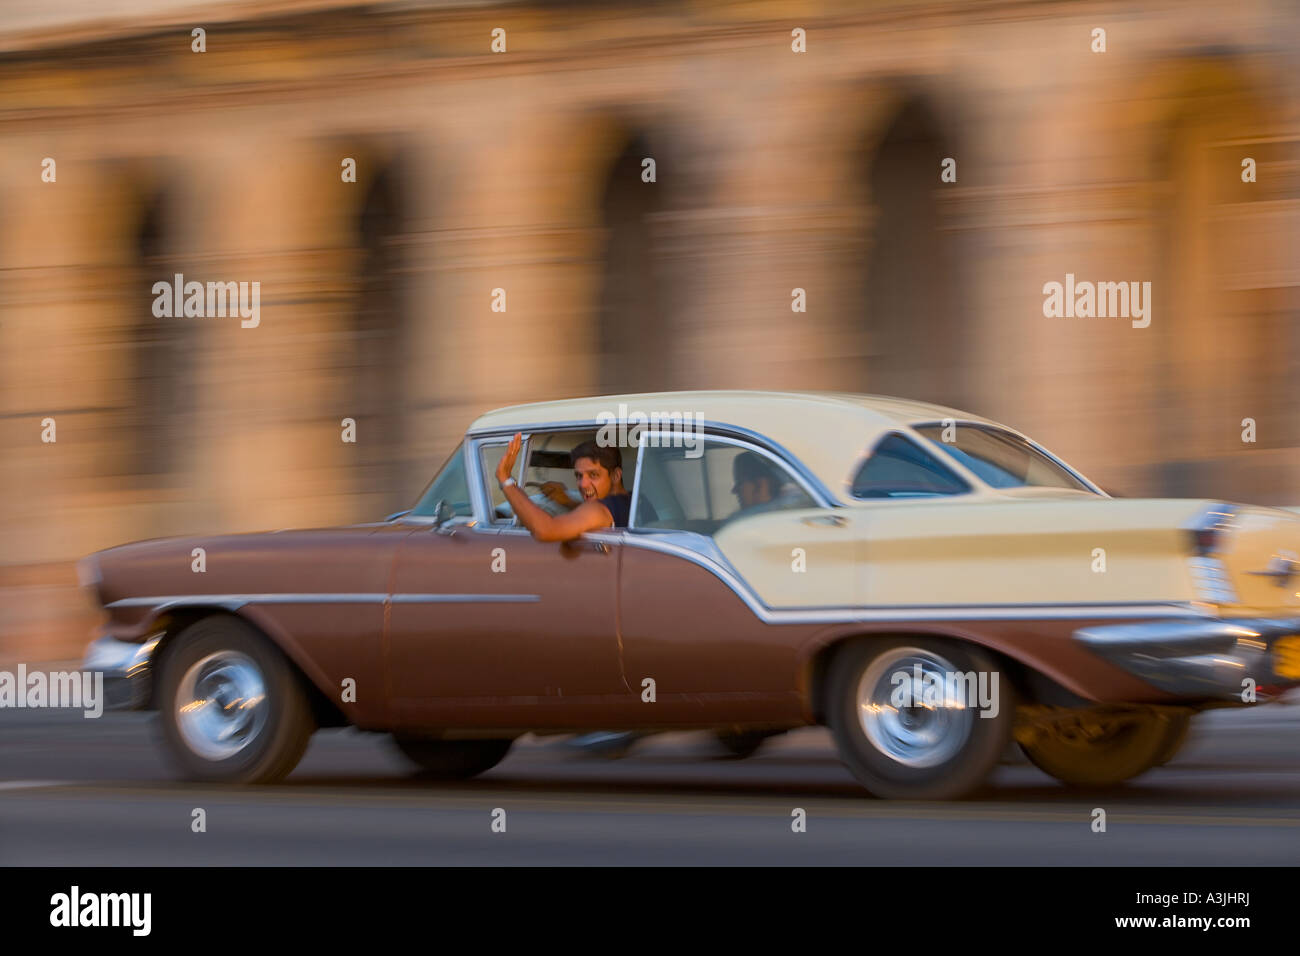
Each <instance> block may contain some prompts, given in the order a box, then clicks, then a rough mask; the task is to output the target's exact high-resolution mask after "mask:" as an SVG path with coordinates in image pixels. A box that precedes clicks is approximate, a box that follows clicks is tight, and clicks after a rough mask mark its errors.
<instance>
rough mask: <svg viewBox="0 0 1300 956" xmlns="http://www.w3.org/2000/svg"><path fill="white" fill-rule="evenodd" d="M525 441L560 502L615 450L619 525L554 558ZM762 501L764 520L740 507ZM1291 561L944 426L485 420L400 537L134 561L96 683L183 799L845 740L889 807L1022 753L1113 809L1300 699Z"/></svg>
mask: <svg viewBox="0 0 1300 956" xmlns="http://www.w3.org/2000/svg"><path fill="white" fill-rule="evenodd" d="M515 432H522V434H523V435H524V439H525V444H524V448H523V452H522V454H521V455H520V457H519V464H518V466H517V469H518V470H517V471H516V474H515V477H516V479H517V481H518V483H519V484H520V485H521V486H523V487H524V488H525V490H526V491H528V492H529V493H530V494H531V495H532V497H533V500H535V501H537V502H538V503H539V504H541V505H542V506H543V507H548V508H549V507H556V506H554V505H552V504H551V503H550V499H549V498H548V496H547V495H545V494H542V493H541V491H540V489H541V486H542V485H543V484H545V483H547V482H552V481H566V480H567V482H568V483H569V484H572V481H573V477H572V468H571V463H570V459H569V452H570V450H571V449H572V448H573V447H574V446H576V445H577V444H579V443H580V442H583V441H587V440H591V439H593V438H595V439H596V440H597V441H603V442H606V443H617V444H620V446H621V451H622V454H623V467H624V475H625V484H626V485H627V487H628V488H629V490H630V491H631V492H632V509H631V515H630V519H629V522H628V524H629V526H628V527H627V528H611V529H609V530H607V531H601V532H594V533H588V534H586V535H584V536H583V537H582V538H581V539H579V540H576V541H572V542H567V543H564V544H554V543H550V544H548V543H543V542H539V541H536V540H534V539H533V538H532V537H531V536H530V535H529V534H528V532H527V531H526V530H525V529H523V528H521V527H519V526H518V524H517V523H516V520H515V518H514V516H513V514H512V513H511V510H510V507H509V504H508V502H507V501H506V499H505V497H504V495H503V494H502V492H501V491H500V489H499V487H498V485H497V482H496V481H495V479H494V478H493V472H494V469H495V466H496V464H497V462H498V461H499V459H500V456H501V455H502V454H503V452H504V450H505V448H506V445H507V442H508V441H509V439H510V438H511V436H512V435H513V434H514V433H515ZM742 457H743V458H744V459H745V460H744V462H743V467H742V463H740V462H738V459H740V458H742ZM742 473H743V474H742ZM756 474H761V475H762V476H763V477H764V478H765V481H764V482H763V487H764V494H763V495H762V496H760V498H761V500H756V498H755V495H754V494H753V493H752V489H750V492H751V493H749V494H748V495H747V496H746V495H745V494H739V493H738V488H739V485H740V483H741V479H745V480H748V479H752V478H753V476H754V475H756ZM574 497H576V494H575V495H574ZM196 548H202V549H203V551H204V555H205V570H202V571H201V572H200V571H197V570H196V568H197V567H199V565H198V564H196V559H195V557H194V554H195V549H196ZM1297 550H1300V516H1298V515H1295V514H1291V513H1288V512H1286V511H1280V510H1274V509H1269V508H1263V507H1253V506H1244V505H1229V504H1224V503H1220V502H1214V501H1199V500H1137V499H1115V498H1111V497H1109V496H1108V495H1107V494H1106V493H1104V492H1103V491H1102V490H1101V489H1099V488H1098V487H1097V486H1096V485H1094V484H1093V483H1092V482H1090V481H1089V480H1088V479H1086V478H1084V477H1083V476H1082V475H1080V474H1079V473H1078V472H1076V471H1074V470H1073V469H1072V468H1070V467H1069V466H1068V465H1066V464H1064V463H1063V462H1062V461H1060V460H1059V459H1058V458H1056V457H1054V456H1053V455H1051V454H1050V453H1048V452H1047V451H1045V450H1044V449H1042V448H1041V447H1039V446H1038V445H1036V444H1035V443H1033V442H1032V441H1030V440H1029V439H1027V438H1025V437H1024V436H1023V435H1020V434H1019V433H1017V432H1015V431H1013V430H1011V429H1009V428H1006V427H1004V426H1002V425H998V424H996V423H994V422H991V421H988V420H986V419H983V418H979V417H977V416H973V415H969V414H966V413H963V412H959V411H956V410H953V409H949V408H942V407H937V406H932V405H925V404H920V403H916V402H909V401H902V400H896V399H889V398H880V397H872V396H862V395H837V394H820V393H766V392H679V393H662V394H646V395H627V396H617V397H605V398H583V399H575V400H571V401H563V402H550V403H544V404H534V405H522V406H516V407H512V408H506V409H501V410H498V411H494V412H490V413H488V414H487V415H484V416H483V417H481V418H480V419H478V420H477V421H476V422H474V423H473V425H472V426H471V427H470V429H469V431H468V432H467V434H466V435H465V438H464V441H463V442H462V443H461V445H460V447H459V448H457V449H456V451H455V452H454V453H453V454H452V456H451V457H450V458H449V459H448V460H447V462H446V464H445V465H444V466H443V467H442V469H441V471H440V472H439V473H438V474H437V476H436V477H435V478H434V479H433V481H432V483H431V484H430V485H429V487H428V489H427V490H426V491H425V492H424V494H423V495H422V496H421V497H420V499H419V501H418V502H417V503H416V505H415V507H414V508H413V509H411V510H410V511H408V512H404V513H401V514H399V515H395V516H393V517H392V518H390V519H389V520H386V521H382V522H378V523H372V524H360V525H354V526H350V527H340V528H324V529H316V530H303V531H277V532H270V533H259V534H237V535H229V536H217V537H206V536H205V537H193V538H173V539H163V540H155V541H144V542H140V543H137V544H131V545H126V546H123V547H117V548H111V549H109V550H106V551H101V552H99V553H97V554H94V555H91V556H90V557H88V558H86V559H84V560H83V562H82V564H81V566H80V571H81V574H82V577H83V583H85V584H86V585H87V586H89V587H90V588H92V589H93V591H94V593H95V595H96V597H97V599H98V600H99V602H100V603H102V605H103V607H104V609H105V610H106V612H107V615H108V618H107V624H106V626H105V629H104V632H103V634H102V636H100V637H99V638H98V640H96V641H95V642H94V643H93V644H92V645H91V647H90V649H89V652H88V658H87V666H88V667H90V668H92V669H95V670H100V671H104V672H105V673H106V676H107V678H108V679H109V681H110V685H111V686H112V687H114V688H115V690H116V694H117V697H118V699H119V702H120V704H122V705H124V706H132V707H141V708H143V707H147V708H154V709H157V710H158V711H159V712H160V715H161V724H162V728H163V732H164V739H165V741H166V743H167V745H168V749H169V750H170V751H171V753H172V754H173V756H174V757H175V758H176V760H177V761H178V763H179V765H180V767H181V768H182V771H183V772H184V773H185V774H186V775H187V776H191V777H194V778H199V779H216V780H231V781H248V782H255V781H257V782H265V781H272V780H276V779H278V778H280V777H283V776H284V775H285V774H287V773H289V772H290V771H291V770H292V769H293V767H294V766H295V765H296V763H297V762H298V760H299V758H300V757H301V755H302V753H303V751H304V750H305V748H306V746H307V743H308V739H309V737H310V735H311V733H312V731H313V730H314V729H315V728H317V727H320V726H338V725H346V724H351V725H354V726H356V727H359V728H362V729H365V730H371V731H378V732H384V733H389V734H392V735H393V737H394V738H395V740H396V742H397V744H398V746H399V747H400V748H401V750H402V751H403V752H404V753H405V754H406V755H407V756H409V757H410V758H411V759H412V760H413V761H414V762H415V763H416V764H418V765H420V766H421V767H423V768H425V770H426V771H427V772H429V773H430V774H432V775H435V776H443V777H467V776H472V775H474V774H476V773H480V772H482V771H485V770H487V769H489V768H490V767H492V766H493V765H495V764H496V763H498V762H499V761H500V760H501V759H502V758H503V757H504V756H505V754H506V752H507V750H508V749H509V748H510V745H511V742H512V741H513V740H514V739H515V738H517V737H519V736H520V735H522V734H525V733H530V732H531V733H536V734H551V733H572V732H577V731H583V730H629V731H641V732H654V731H663V730H674V729H676V730H684V729H706V730H713V731H719V732H726V733H728V734H730V735H732V736H733V737H734V736H735V735H741V737H742V738H748V739H751V740H761V739H762V738H763V737H764V736H766V735H769V734H774V733H779V732H781V731H783V730H788V729H791V728H794V727H799V726H804V725H810V724H826V725H828V726H829V727H830V728H831V730H832V731H833V734H834V737H835V740H836V742H837V745H838V747H839V750H840V752H841V754H842V757H843V759H844V761H845V762H846V764H847V765H848V766H849V768H850V769H851V770H852V771H853V773H854V774H855V775H856V777H857V778H858V779H859V780H860V781H861V782H862V784H863V785H864V786H865V787H866V788H867V789H868V790H870V791H871V792H873V793H875V794H878V795H881V796H885V797H899V798H947V797H954V796H957V795H960V794H962V793H965V792H967V791H969V790H971V789H972V788H974V787H976V786H978V785H979V784H980V783H981V781H983V780H984V779H985V777H986V776H987V775H988V773H989V772H990V770H991V769H992V768H993V767H994V765H995V764H996V763H997V761H998V760H999V758H1000V756H1001V755H1002V754H1003V752H1004V751H1005V749H1006V747H1007V746H1008V744H1009V742H1010V741H1011V740H1012V739H1014V740H1016V741H1018V742H1019V744H1020V746H1021V747H1022V748H1023V749H1024V750H1025V752H1026V753H1027V754H1028V756H1029V758H1030V759H1031V760H1032V761H1033V762H1034V763H1035V764H1037V765H1038V766H1039V767H1041V768H1043V769H1044V770H1045V771H1046V772H1047V773H1049V774H1051V775H1053V776H1054V777H1056V778H1058V779H1060V780H1062V781H1064V782H1067V783H1072V784H1079V785H1103V784H1110V783H1115V782H1118V781H1121V780H1124V779H1126V778H1129V777H1132V776H1135V775H1137V774H1139V773H1142V772H1143V771H1144V770H1146V769H1148V768H1150V767H1153V766H1156V765H1158V764H1160V763H1161V762H1163V761H1165V760H1167V759H1168V758H1169V757H1170V756H1171V755H1172V754H1173V752H1174V751H1175V750H1176V749H1177V747H1178V746H1179V744H1180V743H1181V742H1182V740H1183V737H1184V735H1185V734H1186V732H1187V728H1188V725H1189V721H1190V719H1191V718H1192V716H1193V715H1194V714H1196V713H1197V712H1198V711H1200V710H1203V709H1205V708H1208V707H1217V706H1247V705H1249V704H1253V703H1258V702H1264V701H1268V700H1270V699H1272V698H1274V697H1276V696H1278V695H1279V694H1280V693H1282V692H1283V691H1284V690H1286V689H1288V688H1290V687H1292V686H1295V685H1296V684H1297V683H1300V637H1298V636H1297V633H1300V593H1298V590H1297V589H1298V588H1300V560H1298V559H1297V557H1296V551H1297Z"/></svg>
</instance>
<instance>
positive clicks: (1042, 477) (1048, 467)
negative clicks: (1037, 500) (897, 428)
mask: <svg viewBox="0 0 1300 956" xmlns="http://www.w3.org/2000/svg"><path fill="white" fill-rule="evenodd" d="M915 430H916V433H917V434H918V435H920V436H922V437H923V438H926V439H928V440H929V441H930V442H931V443H932V444H933V445H934V446H935V447H937V448H941V449H943V451H944V453H945V454H946V455H948V456H949V457H950V458H952V459H953V460H954V461H957V462H960V463H961V464H962V465H964V466H966V467H967V468H969V469H970V470H971V471H972V472H974V474H975V475H976V476H977V477H978V478H979V479H980V480H981V481H983V482H984V483H985V484H987V485H989V486H991V487H993V488H1023V487H1033V488H1069V489H1072V490H1074V491H1087V492H1092V489H1091V488H1089V487H1088V486H1087V485H1086V484H1084V483H1083V482H1082V481H1080V480H1079V479H1078V478H1076V477H1075V476H1074V475H1072V474H1071V473H1070V472H1069V471H1067V470H1066V469H1065V468H1063V467H1062V466H1061V465H1059V464H1057V463H1056V462H1055V461H1053V460H1052V459H1051V458H1048V457H1047V456H1046V455H1044V454H1043V453H1042V452H1040V451H1039V450H1038V449H1036V448H1035V447H1034V446H1033V445H1031V444H1030V443H1029V442H1027V441H1025V439H1023V438H1021V437H1020V436H1019V435H1015V434H1012V433H1011V432H1008V431H1003V430H1002V429H1000V428H992V427H990V426H988V425H975V424H969V423H966V422H962V423H959V424H956V425H949V426H947V427H945V426H944V425H942V424H934V425H918V426H916V428H915Z"/></svg>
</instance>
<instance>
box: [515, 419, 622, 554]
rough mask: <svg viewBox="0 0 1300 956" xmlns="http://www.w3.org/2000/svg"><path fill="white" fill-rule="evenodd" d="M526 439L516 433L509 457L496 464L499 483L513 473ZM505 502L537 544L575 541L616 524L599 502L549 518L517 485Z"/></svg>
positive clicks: (591, 502) (589, 502)
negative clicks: (586, 533)
mask: <svg viewBox="0 0 1300 956" xmlns="http://www.w3.org/2000/svg"><path fill="white" fill-rule="evenodd" d="M523 440H524V439H523V435H521V434H518V433H516V434H515V437H514V438H512V439H510V445H509V447H508V448H506V453H505V454H504V455H502V456H501V461H500V462H499V463H498V464H497V475H496V477H497V483H498V484H500V483H501V482H503V481H505V480H506V479H507V478H509V477H510V472H512V471H514V468H515V459H516V458H517V457H519V449H520V447H521V446H522V445H523ZM504 491H505V495H506V500H507V501H508V502H510V507H511V508H513V509H514V511H515V515H517V516H518V518H519V523H520V524H522V525H523V526H524V527H525V528H527V529H528V530H529V531H530V532H531V533H532V535H533V537H534V538H536V539H537V540H538V541H572V540H573V539H574V538H576V537H578V536H579V535H581V534H582V533H583V532H585V531H598V530H599V529H601V528H608V527H611V526H612V525H613V524H614V516H613V515H612V514H610V513H609V509H608V508H606V507H605V506H604V505H602V504H601V503H600V502H599V501H587V502H584V503H583V504H581V505H579V506H578V507H577V508H575V509H574V510H573V511H570V512H569V513H568V514H563V515H559V516H558V517H557V516H554V515H549V514H547V513H546V512H545V511H543V510H542V509H541V508H539V507H538V506H537V505H535V504H534V503H533V501H532V499H531V498H529V497H528V495H527V494H525V493H524V490H523V489H522V488H520V487H519V486H518V485H515V484H510V485H507V486H506V487H505V489H504Z"/></svg>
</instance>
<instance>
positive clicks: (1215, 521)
mask: <svg viewBox="0 0 1300 956" xmlns="http://www.w3.org/2000/svg"><path fill="white" fill-rule="evenodd" d="M1236 513H1237V509H1236V508H1234V507H1232V505H1222V504H1220V505H1211V506H1210V507H1209V508H1206V509H1205V510H1204V511H1202V512H1201V513H1200V515H1198V516H1197V517H1196V519H1195V520H1194V521H1193V522H1192V523H1191V524H1190V525H1189V526H1188V528H1187V530H1188V531H1189V532H1190V533H1191V536H1192V549H1193V552H1194V553H1195V554H1197V555H1200V556H1201V557H1209V556H1210V555H1213V554H1217V553H1218V552H1219V550H1220V549H1221V548H1222V547H1223V539H1224V536H1225V535H1226V534H1227V532H1228V529H1229V528H1231V527H1232V521H1233V518H1234V517H1235V516H1236Z"/></svg>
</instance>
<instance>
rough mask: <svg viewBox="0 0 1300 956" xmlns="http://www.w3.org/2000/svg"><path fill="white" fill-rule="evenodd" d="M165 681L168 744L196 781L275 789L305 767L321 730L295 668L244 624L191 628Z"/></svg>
mask: <svg viewBox="0 0 1300 956" xmlns="http://www.w3.org/2000/svg"><path fill="white" fill-rule="evenodd" d="M159 676H160V680H159V714H160V718H161V722H162V733H163V740H164V742H165V743H166V745H167V750H168V751H169V753H170V754H171V757H172V759H173V760H174V762H175V763H176V764H177V765H178V767H179V768H180V770H181V772H182V774H183V775H184V776H186V777H188V778H190V779H194V780H205V781H221V782H225V783H274V782H276V781H278V780H281V779H283V778H284V777H286V776H288V774H289V773H290V772H291V771H292V770H293V768H294V767H296V766H297V765H298V761H299V760H301V759H302V755H303V752H304V751H305V750H306V749H307V743H308V741H309V740H310V738H311V735H312V732H313V731H314V730H315V729H316V725H315V722H314V720H313V718H312V713H311V706H310V703H309V702H308V700H307V695H306V693H305V691H304V688H303V686H302V684H301V683H300V679H299V677H298V674H297V672H296V671H295V670H294V668H293V666H292V665H291V664H290V663H289V661H288V659H286V658H285V656H284V655H283V654H282V653H281V652H280V649H279V648H277V647H276V646H275V645H274V644H272V643H271V641H270V640H269V639H267V638H266V637H265V636H263V635H262V634H261V633H260V632H258V631H257V630H256V629H255V628H253V627H252V626H251V625H249V624H247V623H245V622H244V621H241V620H240V619H238V618H235V617H210V618H204V619H203V620H201V621H199V622H197V623H196V624H192V625H191V626H189V627H187V628H186V629H185V630H184V631H182V632H181V633H180V634H178V635H177V636H176V638H175V639H174V643H173V644H172V645H171V646H170V647H168V649H167V653H166V656H165V658H164V659H163V661H162V668H161V673H160V675H159Z"/></svg>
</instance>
